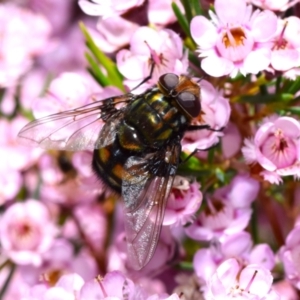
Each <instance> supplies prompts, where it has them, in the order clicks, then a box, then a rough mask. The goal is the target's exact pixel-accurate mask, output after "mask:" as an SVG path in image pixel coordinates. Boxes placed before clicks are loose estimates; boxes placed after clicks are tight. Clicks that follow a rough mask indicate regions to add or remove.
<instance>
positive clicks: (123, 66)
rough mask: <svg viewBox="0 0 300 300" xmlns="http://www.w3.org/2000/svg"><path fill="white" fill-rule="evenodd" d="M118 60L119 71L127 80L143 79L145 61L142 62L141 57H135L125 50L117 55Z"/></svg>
mask: <svg viewBox="0 0 300 300" xmlns="http://www.w3.org/2000/svg"><path fill="white" fill-rule="evenodd" d="M116 60H117V65H118V68H119V71H120V72H121V73H122V74H123V75H124V76H125V77H126V78H128V79H130V80H140V79H141V78H143V76H144V72H143V65H144V61H142V60H141V59H140V57H139V56H137V55H134V56H133V55H132V53H131V52H130V51H129V50H127V49H123V50H121V51H119V52H118V53H117V56H116ZM132 70H134V72H132Z"/></svg>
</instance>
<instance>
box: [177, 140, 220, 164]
mask: <svg viewBox="0 0 300 300" xmlns="http://www.w3.org/2000/svg"><path fill="white" fill-rule="evenodd" d="M218 144H219V143H216V144H214V145H212V146H210V147H208V148H205V149H198V148H196V149H195V150H194V151H193V152H192V153H190V155H189V156H188V157H186V158H185V159H184V160H183V161H181V163H182V164H184V163H186V162H187V161H188V160H189V159H190V158H191V157H192V156H194V155H195V154H196V153H197V152H200V151H208V150H211V149H213V148H216V147H217V146H218Z"/></svg>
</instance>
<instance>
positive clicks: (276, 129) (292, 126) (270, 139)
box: [242, 117, 300, 184]
mask: <svg viewBox="0 0 300 300" xmlns="http://www.w3.org/2000/svg"><path fill="white" fill-rule="evenodd" d="M299 137H300V124H299V122H298V121H297V120H295V119H293V118H291V117H278V118H275V119H274V118H273V119H268V120H265V122H264V124H262V125H261V126H260V128H259V129H258V131H257V132H256V133H255V136H254V138H253V139H246V140H245V146H244V147H243V148H242V152H243V154H244V157H245V160H246V163H248V164H249V165H251V166H252V167H253V169H254V170H255V169H257V168H256V167H255V166H256V165H258V166H259V167H260V168H259V169H258V172H259V175H260V176H262V177H263V179H264V180H267V181H269V182H271V183H276V184H279V183H280V182H281V181H282V179H281V177H280V176H287V175H294V176H295V177H296V178H299V177H300V175H299V158H300V151H299V147H300V144H299Z"/></svg>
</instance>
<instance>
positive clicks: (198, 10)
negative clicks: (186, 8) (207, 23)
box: [190, 0, 204, 16]
mask: <svg viewBox="0 0 300 300" xmlns="http://www.w3.org/2000/svg"><path fill="white" fill-rule="evenodd" d="M190 2H191V9H192V14H193V16H199V15H204V11H203V9H202V7H201V3H200V1H199V0H191V1H190Z"/></svg>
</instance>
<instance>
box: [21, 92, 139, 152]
mask: <svg viewBox="0 0 300 300" xmlns="http://www.w3.org/2000/svg"><path fill="white" fill-rule="evenodd" d="M134 99H135V96H134V95H132V94H126V95H123V96H119V97H112V98H108V99H104V100H102V101H97V102H94V103H91V104H88V105H85V106H82V107H79V108H76V109H72V110H67V111H64V112H60V113H57V114H53V115H50V116H47V117H44V118H41V119H38V120H34V121H32V122H31V123H29V124H27V125H26V126H25V127H24V128H23V129H22V130H21V131H20V132H19V134H18V137H19V139H20V142H21V143H22V144H25V145H30V146H31V145H32V146H39V147H42V148H44V149H59V150H69V151H79V150H93V149H95V148H97V149H98V148H101V147H104V146H105V145H107V143H108V142H109V141H111V139H112V138H113V136H114V134H115V131H116V125H117V123H118V122H117V121H118V119H120V118H121V117H122V114H123V113H124V105H126V103H129V102H130V101H133V100H134ZM122 104H123V106H122ZM118 105H120V106H122V107H121V108H120V109H118V108H117V106H118ZM104 124H106V125H105V127H104V128H105V134H101V137H102V139H101V137H99V134H100V131H101V129H102V127H103V126H104ZM104 128H103V130H104Z"/></svg>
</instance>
